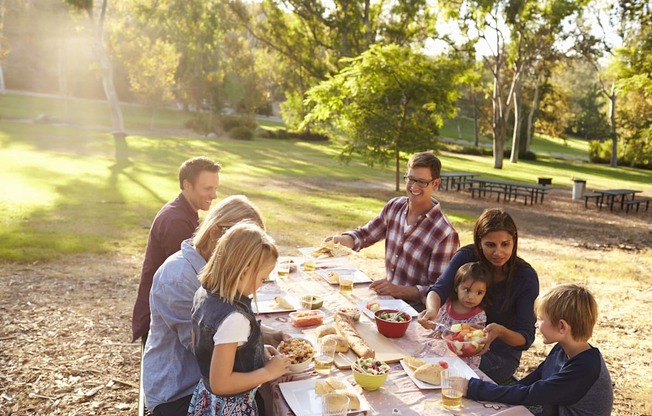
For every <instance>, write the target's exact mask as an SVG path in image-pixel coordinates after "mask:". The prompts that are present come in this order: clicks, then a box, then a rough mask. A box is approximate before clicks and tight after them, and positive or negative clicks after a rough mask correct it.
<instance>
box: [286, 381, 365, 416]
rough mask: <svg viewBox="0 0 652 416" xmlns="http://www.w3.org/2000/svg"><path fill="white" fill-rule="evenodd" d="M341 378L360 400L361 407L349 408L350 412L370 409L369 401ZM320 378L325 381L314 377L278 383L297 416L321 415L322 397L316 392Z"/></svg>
mask: <svg viewBox="0 0 652 416" xmlns="http://www.w3.org/2000/svg"><path fill="white" fill-rule="evenodd" d="M339 379H340V380H341V381H343V382H344V384H346V388H347V389H348V390H349V391H352V392H353V393H355V394H356V396H358V399H359V400H360V408H359V409H356V410H349V412H348V413H349V414H352V413H359V412H366V411H369V410H370V408H369V403H367V401H366V400H365V399H364V398H363V397H362V396H361V395H360V394H358V393H357V392H356V391H355V389H354V388H353V386H351V384H350V383H349V382H348V381H346V380H344V379H342V378H339ZM320 380H321V381H323V380H324V379H322V378H319V379H314V378H312V379H308V380H299V381H290V382H288V383H281V384H279V385H278V387H279V389H281V394H282V395H283V397H284V398H285V401H286V402H288V405H289V406H290V409H292V411H293V412H294V414H295V415H296V416H321V410H322V405H321V397H319V396H317V393H315V384H316V383H317V381H320Z"/></svg>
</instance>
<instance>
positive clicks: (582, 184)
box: [573, 179, 586, 201]
mask: <svg viewBox="0 0 652 416" xmlns="http://www.w3.org/2000/svg"><path fill="white" fill-rule="evenodd" d="M585 190H586V181H585V180H583V179H575V180H574V181H573V201H581V200H582V198H584V191H585Z"/></svg>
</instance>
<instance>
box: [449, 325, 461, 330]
mask: <svg viewBox="0 0 652 416" xmlns="http://www.w3.org/2000/svg"><path fill="white" fill-rule="evenodd" d="M461 330H462V324H453V325H451V331H453V332H460V331H461Z"/></svg>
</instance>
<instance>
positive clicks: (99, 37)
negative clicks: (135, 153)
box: [94, 0, 129, 162]
mask: <svg viewBox="0 0 652 416" xmlns="http://www.w3.org/2000/svg"><path fill="white" fill-rule="evenodd" d="M106 3H107V0H102V9H101V12H100V16H99V20H98V23H97V25H96V33H95V42H94V49H95V53H96V54H97V59H98V61H99V63H100V68H101V72H102V86H103V87H104V93H105V94H106V99H107V101H108V102H109V108H110V109H111V125H112V130H113V131H112V134H113V141H114V143H115V160H116V162H126V161H127V160H128V158H129V147H128V145H127V140H126V138H127V133H126V132H125V126H124V119H123V117H122V109H121V108H120V99H119V97H118V92H117V90H116V89H115V84H114V83H113V65H112V63H111V58H110V57H109V53H108V51H107V50H106V47H105V46H104V29H103V28H104V17H105V16H106Z"/></svg>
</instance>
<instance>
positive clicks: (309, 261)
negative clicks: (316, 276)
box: [303, 254, 317, 272]
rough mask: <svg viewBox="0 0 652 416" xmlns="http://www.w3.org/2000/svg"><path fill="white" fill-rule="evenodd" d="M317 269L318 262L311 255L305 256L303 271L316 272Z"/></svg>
mask: <svg viewBox="0 0 652 416" xmlns="http://www.w3.org/2000/svg"><path fill="white" fill-rule="evenodd" d="M315 268H317V261H316V260H315V258H314V257H313V256H311V255H310V254H306V255H304V256H303V271H305V272H314V271H315Z"/></svg>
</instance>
